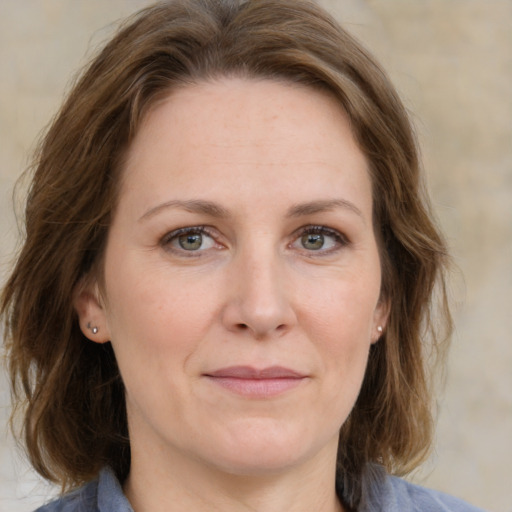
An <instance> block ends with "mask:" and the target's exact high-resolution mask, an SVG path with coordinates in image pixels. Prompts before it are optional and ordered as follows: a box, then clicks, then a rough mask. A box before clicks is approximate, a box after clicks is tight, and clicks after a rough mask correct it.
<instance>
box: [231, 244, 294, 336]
mask: <svg viewBox="0 0 512 512" xmlns="http://www.w3.org/2000/svg"><path fill="white" fill-rule="evenodd" d="M268 252H270V251H267V253H266V254H262V252H260V254H259V255H257V254H252V255H251V256H250V257H244V256H243V255H240V256H239V258H238V260H237V261H236V262H234V263H233V266H232V267H231V268H230V271H229V277H228V280H229V284H228V286H227V290H228V294H227V301H226V304H225V307H224V309H223V312H222V322H223V324H224V326H225V328H226V329H228V330H229V331H231V332H238V333H242V332H245V333H247V334H249V335H251V336H252V337H253V338H254V339H259V340H263V339H266V338H273V337H277V336H281V335H283V334H285V333H286V332H288V331H289V330H290V329H291V328H292V327H293V325H295V323H296V322H297V318H296V315H295V311H294V308H293V306H292V302H291V300H290V295H291V283H290V282H289V279H287V278H286V275H285V269H284V268H283V264H282V263H281V262H280V261H279V256H278V255H275V254H268Z"/></svg>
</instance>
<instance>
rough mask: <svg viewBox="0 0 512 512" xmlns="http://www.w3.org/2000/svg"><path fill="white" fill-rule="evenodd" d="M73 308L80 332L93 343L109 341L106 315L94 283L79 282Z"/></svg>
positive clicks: (96, 285) (87, 281) (84, 280)
mask: <svg viewBox="0 0 512 512" xmlns="http://www.w3.org/2000/svg"><path fill="white" fill-rule="evenodd" d="M73 306H74V308H75V311H76V312H77V314H78V321H79V324H80V330H81V331H82V333H83V334H84V336H85V337H86V338H88V339H90V340H91V341H94V342H95V343H106V342H107V341H110V331H109V328H108V322H107V315H106V311H105V306H104V303H103V300H102V299H101V295H100V293H99V287H98V284H97V283H96V281H94V282H90V281H89V280H88V279H87V280H86V279H83V280H80V282H79V283H78V285H77V287H76V289H75V293H74V296H73Z"/></svg>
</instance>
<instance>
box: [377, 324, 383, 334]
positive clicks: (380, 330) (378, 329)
mask: <svg viewBox="0 0 512 512" xmlns="http://www.w3.org/2000/svg"><path fill="white" fill-rule="evenodd" d="M377 331H378V332H379V334H382V331H383V329H382V325H379V326H378V327H377Z"/></svg>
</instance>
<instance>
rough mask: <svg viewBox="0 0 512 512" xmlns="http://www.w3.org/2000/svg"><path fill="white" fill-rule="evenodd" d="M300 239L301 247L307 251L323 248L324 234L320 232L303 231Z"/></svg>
mask: <svg viewBox="0 0 512 512" xmlns="http://www.w3.org/2000/svg"><path fill="white" fill-rule="evenodd" d="M300 241H301V244H302V247H304V249H307V250H308V251H318V250H319V249H322V248H323V246H324V243H325V240H324V235H322V234H321V233H305V234H304V235H302V237H301V240H300Z"/></svg>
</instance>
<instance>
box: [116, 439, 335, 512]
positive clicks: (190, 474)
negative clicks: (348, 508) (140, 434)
mask: <svg viewBox="0 0 512 512" xmlns="http://www.w3.org/2000/svg"><path fill="white" fill-rule="evenodd" d="M134 448H135V447H134ZM146 455H147V454H146ZM149 462H151V463H150V464H148V463H149ZM124 490H125V493H126V496H127V498H128V499H129V500H130V503H131V504H132V507H133V509H134V510H135V512H149V511H151V512H163V511H165V512H172V511H175V510H176V511H181V510H189V511H191V512H203V511H204V512H206V511H208V512H217V511H222V512H235V511H236V512H245V511H251V512H282V511H283V510H286V511H288V512H306V511H307V512H310V511H311V510H315V511H316V512H342V511H343V510H344V509H343V507H342V505H341V504H340V502H339V500H338V498H337V496H336V490H335V460H334V461H329V462H327V461H326V460H325V458H324V459H323V460H322V459H320V460H318V461H308V463H305V464H302V465H298V466H296V467H294V468H293V469H288V470H282V471H278V472H277V471H276V472H273V473H272V474H268V473H266V474H256V475H254V474H245V475H240V474H233V473H228V472H225V471H221V470H218V469H217V468H211V467H207V466H205V465H204V464H201V463H200V462H196V461H190V460H189V459H187V458H186V457H181V456H180V455H179V454H175V456H173V458H172V461H171V463H168V464H167V465H161V464H159V463H155V460H154V459H153V458H147V457H142V458H139V457H138V456H137V451H135V453H134V451H132V466H131V471H130V474H129V476H128V478H127V480H126V482H125V485H124Z"/></svg>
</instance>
